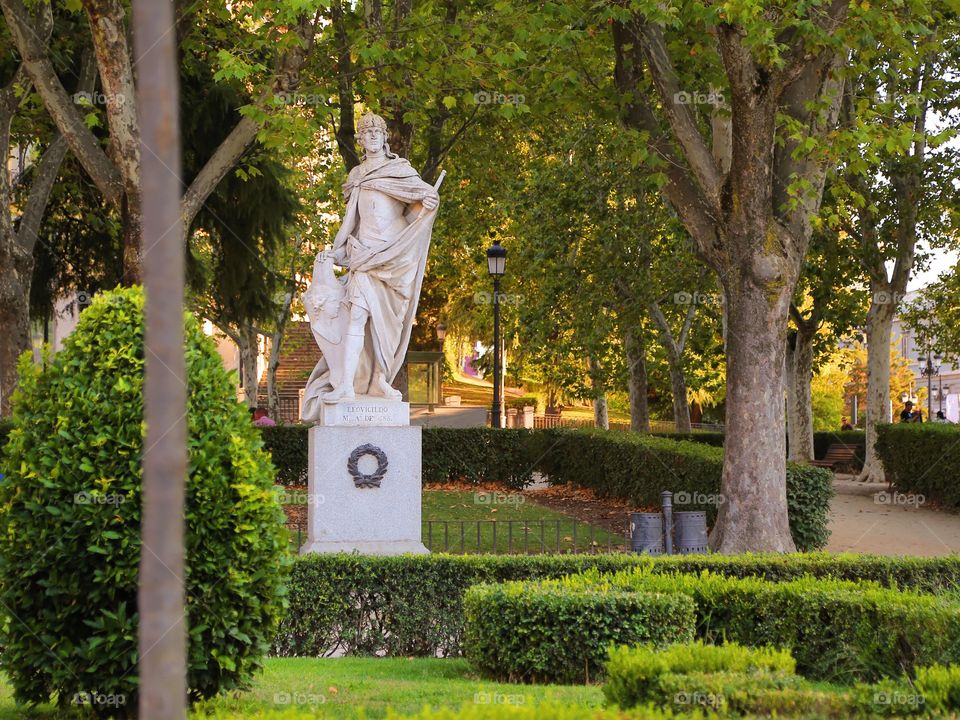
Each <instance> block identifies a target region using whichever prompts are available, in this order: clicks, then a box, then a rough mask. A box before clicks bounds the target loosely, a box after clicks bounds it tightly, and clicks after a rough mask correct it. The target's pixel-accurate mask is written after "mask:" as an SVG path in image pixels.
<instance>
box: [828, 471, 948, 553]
mask: <svg viewBox="0 0 960 720" xmlns="http://www.w3.org/2000/svg"><path fill="white" fill-rule="evenodd" d="M834 487H835V488H836V491H837V495H836V497H835V498H834V499H833V506H832V507H831V509H830V530H831V531H832V533H831V535H830V543H829V544H828V545H827V550H829V551H831V552H845V551H846V552H858V553H875V554H878V555H946V554H949V553H951V552H960V515H957V514H954V513H947V512H941V511H938V510H931V509H930V508H927V507H925V506H924V505H923V504H922V503H920V502H918V500H919V498H917V497H909V496H905V495H902V494H898V495H894V494H893V493H889V492H887V490H886V488H887V486H886V485H885V484H879V483H871V484H866V483H858V482H856V481H855V480H853V479H852V478H851V476H849V475H846V476H844V475H838V476H837V479H836V480H835V481H834Z"/></svg>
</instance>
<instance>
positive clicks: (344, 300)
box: [301, 113, 443, 420]
mask: <svg viewBox="0 0 960 720" xmlns="http://www.w3.org/2000/svg"><path fill="white" fill-rule="evenodd" d="M357 141H358V142H359V143H360V145H361V147H362V148H363V150H364V156H363V161H362V162H361V163H360V164H359V165H357V166H356V167H355V168H353V170H351V171H350V174H349V176H348V177H347V182H346V183H345V184H344V186H343V194H344V197H345V198H346V201H347V207H346V211H345V212H344V216H343V224H342V225H341V226H340V230H339V232H338V233H337V236H336V239H335V240H334V242H333V248H332V249H330V250H324V251H323V252H321V253H320V254H319V255H318V256H317V259H316V262H315V263H314V268H313V280H312V282H311V284H310V287H309V289H308V290H307V292H306V293H305V294H304V298H303V299H304V304H305V305H306V309H307V314H308V315H309V317H310V327H311V329H312V331H313V336H314V338H315V339H316V341H317V344H318V345H319V346H320V349H321V350H322V351H323V358H322V359H321V360H320V362H319V363H318V364H317V367H316V368H315V369H314V371H313V373H312V374H311V375H310V379H309V380H308V381H307V387H306V390H305V391H304V398H303V407H302V409H301V416H302V417H303V419H304V420H317V419H319V417H320V414H321V403H336V402H340V401H344V400H353V399H355V398H356V397H358V396H369V395H373V396H379V397H384V398H388V399H391V400H399V399H400V393H399V391H397V390H395V389H394V388H393V387H392V386H391V383H392V382H393V379H394V378H395V377H396V375H397V373H398V372H399V371H400V368H401V366H402V365H403V361H404V357H405V355H406V352H407V345H408V344H409V342H410V332H411V329H412V327H413V320H414V316H415V315H416V312H417V301H418V300H419V297H420V286H421V284H422V282H423V270H424V266H425V265H426V262H427V250H428V249H429V247H430V238H431V234H432V232H433V222H434V220H435V219H436V216H437V208H438V207H439V205H440V196H439V195H438V193H437V188H439V185H440V182H441V181H442V179H443V176H442V175H441V178H440V180H438V182H437V188H435V187H432V186H431V185H429V184H427V183H425V182H424V181H423V180H421V179H420V176H419V175H418V174H417V171H416V170H414V169H413V167H411V165H410V163H409V162H407V161H406V160H405V159H403V158H401V157H398V156H397V155H396V154H395V153H391V152H390V146H389V145H388V144H387V125H386V123H385V122H384V120H383V118H381V117H380V116H378V115H374V114H372V113H371V114H368V115H365V116H364V117H363V118H361V120H360V122H359V123H358V126H357ZM334 265H338V266H340V267H345V268H348V272H347V273H346V274H345V275H343V276H342V277H340V278H338V277H337V276H336V275H335V273H334V269H333V268H334Z"/></svg>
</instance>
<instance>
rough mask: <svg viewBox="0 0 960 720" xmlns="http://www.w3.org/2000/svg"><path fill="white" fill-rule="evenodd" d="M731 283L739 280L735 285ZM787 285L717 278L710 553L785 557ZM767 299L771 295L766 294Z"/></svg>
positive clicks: (788, 546)
mask: <svg viewBox="0 0 960 720" xmlns="http://www.w3.org/2000/svg"><path fill="white" fill-rule="evenodd" d="M736 280H739V282H736ZM792 288H793V284H792V283H784V284H782V285H780V287H779V288H778V289H771V287H770V286H769V284H768V283H764V282H757V281H755V280H754V279H753V278H752V277H750V276H748V275H747V274H746V273H744V274H741V275H740V277H739V278H736V279H731V278H725V279H724V294H725V300H726V302H727V304H728V308H729V314H728V316H727V322H728V337H727V353H726V359H727V377H728V383H727V417H726V439H725V443H724V464H723V474H722V479H721V490H720V491H721V493H722V495H723V497H724V498H726V502H724V503H723V504H722V505H721V506H720V511H719V513H718V514H717V522H716V525H715V526H714V528H713V531H712V533H711V535H710V545H711V547H713V549H714V550H716V551H718V552H722V553H726V554H736V553H742V552H747V551H750V550H756V549H757V548H763V549H765V550H768V551H773V552H793V551H795V550H796V547H795V545H794V543H793V539H792V537H791V535H790V523H789V521H788V517H787V488H786V471H787V468H786V448H785V447H784V443H785V441H786V437H785V433H784V422H783V418H784V410H785V408H784V396H783V368H784V353H785V348H786V326H787V315H788V310H787V308H788V306H789V302H790V294H791V291H792ZM771 296H772V297H771Z"/></svg>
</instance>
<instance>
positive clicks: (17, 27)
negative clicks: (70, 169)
mask: <svg viewBox="0 0 960 720" xmlns="http://www.w3.org/2000/svg"><path fill="white" fill-rule="evenodd" d="M0 9H2V10H3V16H4V19H5V20H6V22H7V27H8V28H9V30H10V34H11V35H12V36H13V40H14V42H15V43H16V46H17V49H18V50H19V51H20V55H21V57H22V58H23V63H24V65H25V67H26V69H27V72H28V73H29V75H30V79H31V80H32V81H33V85H34V87H35V88H36V89H37V92H38V93H40V97H41V98H42V99H43V104H44V106H45V107H46V108H47V112H49V113H50V117H51V118H53V121H54V122H55V123H56V125H57V127H58V128H59V129H60V132H61V133H63V135H64V137H65V138H66V141H67V144H68V145H69V146H70V150H72V151H73V154H74V155H76V156H77V159H78V160H79V161H80V164H81V165H82V166H83V169H84V170H86V172H87V174H89V175H90V178H91V179H92V180H93V182H94V183H95V184H96V186H97V188H99V190H100V192H101V193H103V196H104V199H105V200H106V201H107V202H108V203H111V204H119V202H120V199H121V197H122V196H123V180H122V178H121V177H120V173H119V172H118V171H117V168H115V167H114V166H113V163H111V162H110V159H109V158H108V157H107V155H106V153H104V152H103V149H102V148H101V147H100V143H99V141H98V140H97V138H96V136H94V134H93V133H92V132H91V131H90V129H89V128H88V127H87V126H86V125H85V124H84V122H83V117H82V116H81V114H80V111H79V110H78V109H77V107H76V105H74V103H73V101H72V100H71V98H70V96H69V95H67V91H66V90H65V89H64V87H63V84H62V83H61V82H60V78H58V77H57V73H56V71H55V70H54V67H53V63H52V62H51V61H50V58H49V56H48V55H47V48H46V42H45V41H44V40H42V38H41V35H40V34H39V33H38V32H37V30H36V29H35V28H34V27H33V23H34V21H33V19H32V18H31V16H30V14H29V13H28V12H27V10H26V8H25V7H24V5H23V1H22V0H0ZM48 9H49V8H48Z"/></svg>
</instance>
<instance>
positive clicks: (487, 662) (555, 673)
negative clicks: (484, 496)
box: [463, 583, 696, 684]
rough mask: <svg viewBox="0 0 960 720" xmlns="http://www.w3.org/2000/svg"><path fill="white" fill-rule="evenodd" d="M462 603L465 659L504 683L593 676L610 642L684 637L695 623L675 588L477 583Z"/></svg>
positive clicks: (690, 605) (667, 641)
mask: <svg viewBox="0 0 960 720" xmlns="http://www.w3.org/2000/svg"><path fill="white" fill-rule="evenodd" d="M463 607H464V619H465V627H464V647H465V650H466V656H467V659H468V660H469V661H470V664H471V665H472V666H473V667H474V669H476V670H477V671H479V672H480V674H481V675H483V676H484V677H486V678H490V679H493V680H504V681H507V682H535V683H563V684H571V683H590V682H594V681H595V680H597V678H598V677H600V676H601V675H602V674H603V668H604V665H605V663H606V659H607V648H608V647H609V646H610V645H611V644H620V643H626V644H636V643H648V644H651V645H654V646H656V647H664V646H667V645H671V644H673V643H677V642H689V641H690V640H692V639H693V634H694V628H695V626H696V607H695V606H694V602H693V599H692V598H690V597H688V596H684V595H682V594H679V593H674V594H660V593H642V592H639V593H638V592H597V591H594V590H590V589H588V590H586V591H583V592H568V591H558V590H557V589H554V588H540V587H538V586H537V585H536V583H508V584H499V585H475V586H474V587H471V588H470V589H469V590H467V593H466V595H465V596H464V600H463Z"/></svg>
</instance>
